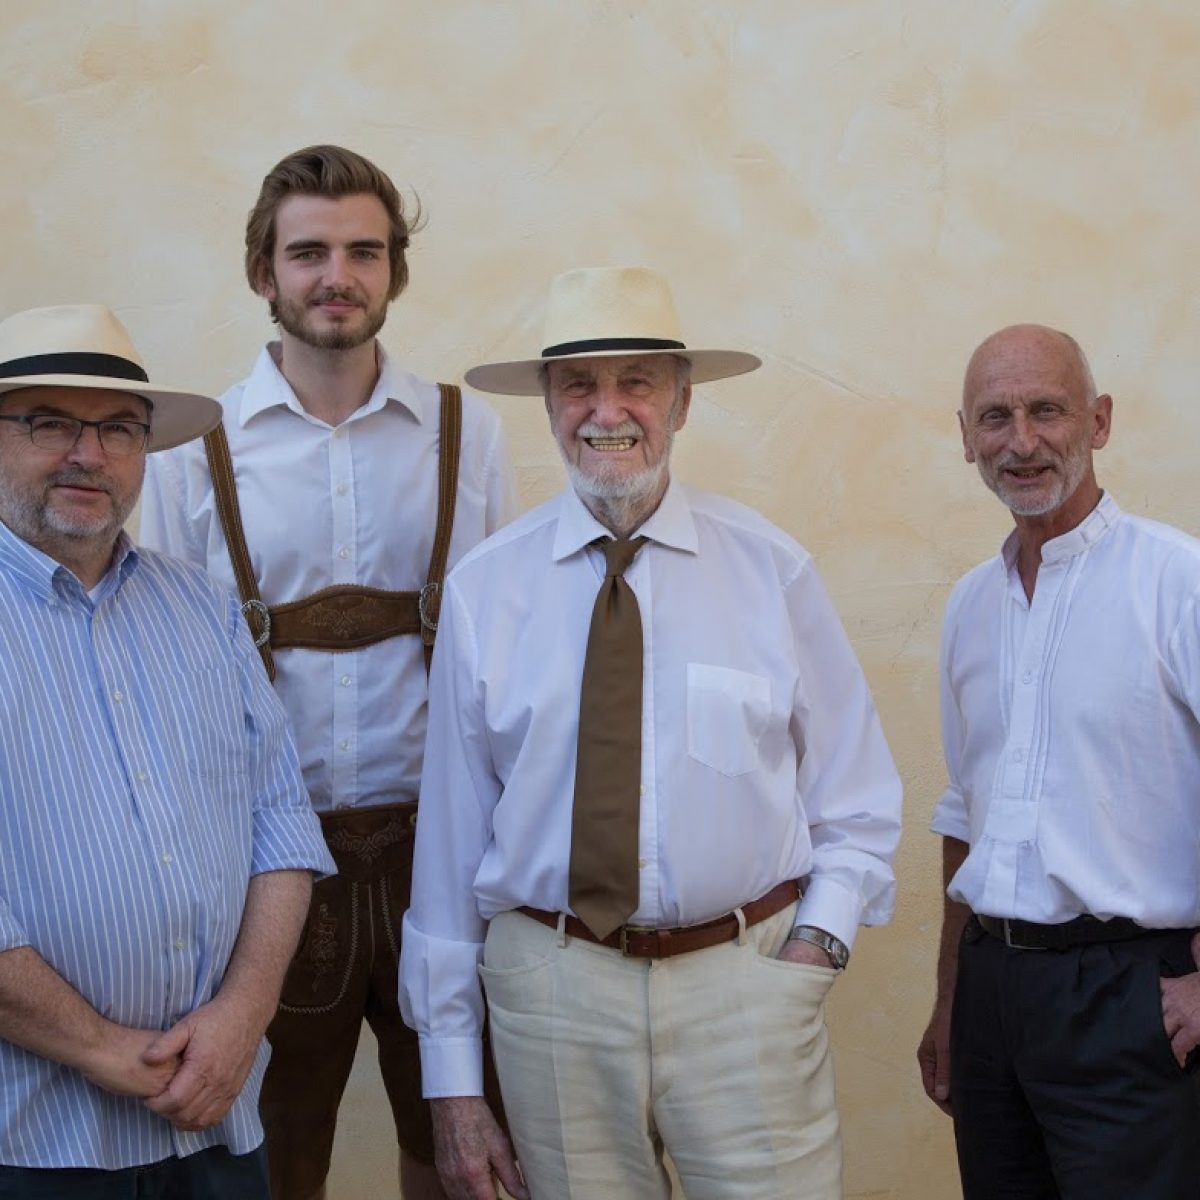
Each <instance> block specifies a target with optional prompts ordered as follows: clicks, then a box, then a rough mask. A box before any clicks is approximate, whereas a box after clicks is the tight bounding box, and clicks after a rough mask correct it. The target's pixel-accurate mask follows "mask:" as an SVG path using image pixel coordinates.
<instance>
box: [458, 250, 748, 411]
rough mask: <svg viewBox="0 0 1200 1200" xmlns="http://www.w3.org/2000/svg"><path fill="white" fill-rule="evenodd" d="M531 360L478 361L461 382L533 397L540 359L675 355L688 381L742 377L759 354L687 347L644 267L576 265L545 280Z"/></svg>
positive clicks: (661, 285) (667, 299)
mask: <svg viewBox="0 0 1200 1200" xmlns="http://www.w3.org/2000/svg"><path fill="white" fill-rule="evenodd" d="M542 345H543V346H544V347H545V348H544V349H543V350H542V353H541V355H540V356H539V357H537V358H526V359H522V360H521V361H520V362H499V363H484V364H483V365H482V366H478V367H472V368H471V369H470V370H469V371H468V372H467V374H466V380H467V383H469V384H470V385H471V387H475V388H479V390H480V391H483V392H499V393H501V394H502V395H505V396H540V395H541V394H542V382H541V378H540V371H541V368H542V365H543V364H544V363H552V362H564V361H570V360H571V359H573V358H613V357H616V356H617V355H621V354H674V355H676V356H678V357H679V358H686V359H687V360H688V361H689V362H690V363H691V364H692V382H693V383H710V382H712V380H714V379H727V378H729V376H731V375H744V374H745V373H746V372H747V371H754V370H756V369H757V368H758V367H761V366H762V360H761V359H759V358H757V357H755V356H754V355H753V354H746V353H743V352H742V351H741V350H693V349H691V348H689V347H688V346H687V345H686V344H685V343H684V341H683V339H682V338H681V337H680V335H679V319H678V317H676V315H675V304H674V302H673V301H672V300H671V289H670V287H669V286H668V284H667V281H666V280H665V279H664V278H663V277H662V276H661V275H659V274H658V272H657V271H651V270H649V269H648V268H646V267H582V268H580V269H579V270H575V271H567V272H566V273H565V274H563V275H559V276H558V278H557V279H555V280H554V282H553V283H552V284H551V285H550V298H549V300H548V301H547V304H546V319H545V325H544V326H543V335H542Z"/></svg>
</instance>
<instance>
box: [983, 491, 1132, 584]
mask: <svg viewBox="0 0 1200 1200" xmlns="http://www.w3.org/2000/svg"><path fill="white" fill-rule="evenodd" d="M1120 518H1121V509H1120V506H1119V505H1118V504H1117V502H1116V501H1115V500H1114V499H1113V498H1112V497H1111V496H1110V495H1109V494H1108V492H1105V493H1104V494H1103V495H1102V496H1101V497H1100V503H1099V504H1097V505H1096V507H1095V508H1093V509H1092V511H1091V512H1090V513H1088V515H1087V516H1086V517H1084V518H1083V520H1082V521H1080V522H1079V524H1078V525H1076V526H1075V528H1074V529H1068V530H1067V532H1066V533H1060V534H1059V535H1058V537H1056V538H1051V539H1050V540H1049V541H1048V542H1046V543H1045V544H1044V545H1043V546H1042V562H1043V563H1055V562H1064V561H1066V559H1068V558H1074V557H1075V555H1077V554H1082V553H1083V552H1084V551H1085V550H1090V549H1091V547H1092V546H1094V545H1095V544H1096V543H1097V542H1098V541H1099V540H1100V539H1101V538H1102V537H1103V536H1104V535H1105V534H1106V533H1107V532H1108V531H1109V530H1110V529H1111V528H1112V527H1113V526H1114V525H1115V524H1116V523H1117V521H1118V520H1120ZM1018 548H1019V543H1018V541H1017V531H1016V530H1015V529H1014V530H1013V531H1012V533H1010V534H1009V535H1008V537H1007V538H1005V539H1004V545H1003V547H1002V548H1001V551H1000V555H1001V558H1002V559H1003V560H1004V566H1005V568H1006V569H1008V570H1011V569H1012V566H1013V564H1014V563H1015V562H1016V561H1017V550H1018Z"/></svg>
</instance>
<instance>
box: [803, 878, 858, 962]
mask: <svg viewBox="0 0 1200 1200" xmlns="http://www.w3.org/2000/svg"><path fill="white" fill-rule="evenodd" d="M861 915H862V901H861V900H860V899H859V898H858V897H857V896H856V895H854V894H853V893H851V892H848V891H846V889H845V888H844V887H842V885H841V884H840V883H837V882H835V881H834V880H832V879H828V878H825V877H821V876H818V877H817V878H815V879H810V880H809V882H808V886H807V888H806V889H805V892H804V896H803V898H802V899H801V900H800V905H799V907H798V908H797V909H796V921H795V924H797V925H815V926H816V927H817V928H818V929H823V930H825V932H826V933H832V934H833V936H834V937H835V938H837V939H838V940H839V941H841V942H845V943H846V949H847V950H852V949H853V948H854V939H855V937H856V936H857V935H858V923H859V918H860V917H861Z"/></svg>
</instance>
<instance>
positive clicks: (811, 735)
mask: <svg viewBox="0 0 1200 1200" xmlns="http://www.w3.org/2000/svg"><path fill="white" fill-rule="evenodd" d="M787 603H788V607H789V612H790V615H791V622H792V629H793V631H794V637H795V653H796V658H797V662H798V664H799V684H798V686H797V694H796V697H795V701H794V706H793V717H792V726H793V728H792V732H793V737H794V738H795V739H796V744H797V746H798V747H799V748H800V766H799V770H798V772H797V780H796V786H797V793H798V800H799V803H800V805H801V806H802V808H803V810H804V815H805V818H806V820H807V823H808V827H809V833H810V836H811V839H812V847H813V859H812V863H813V865H812V872H811V875H810V877H809V879H808V881H807V885H806V888H805V894H804V898H803V899H802V900H801V902H800V908H799V911H798V913H797V917H796V920H797V922H800V923H804V924H809V925H816V926H818V927H819V928H821V929H825V930H827V931H828V932H830V933H832V934H833V935H834V936H835V937H838V938H840V939H841V940H842V941H843V942H845V943H846V945H847V946H852V945H853V943H854V937H855V934H856V933H857V930H858V926H859V925H860V924H863V925H878V924H882V923H884V922H885V921H887V920H889V919H890V917H891V915H892V910H893V908H894V906H895V896H896V877H895V874H894V872H893V870H892V856H893V855H894V854H895V852H896V846H897V844H898V843H899V839H900V805H901V792H902V789H901V784H900V777H899V775H898V774H897V772H896V767H895V764H894V763H893V761H892V756H891V752H890V751H889V750H888V746H887V742H886V741H885V739H884V736H883V730H882V728H881V726H880V723H879V716H878V713H877V712H876V710H875V703H874V701H873V700H872V698H871V693H870V690H869V688H868V687H867V681H866V678H865V677H864V675H863V672H862V668H861V667H860V666H859V663H858V659H857V657H856V656H855V654H854V650H853V648H852V647H851V645H850V642H849V639H848V638H847V637H846V633H845V631H844V630H843V628H842V624H841V621H840V620H839V619H838V616H837V613H836V612H835V610H834V607H833V604H832V602H831V601H830V599H829V594H828V593H827V592H826V590H825V586H824V584H823V583H822V582H821V579H820V577H819V575H818V574H817V571H816V568H815V566H814V565H813V564H812V562H811V560H809V561H808V562H806V563H805V565H804V566H803V567H802V568H801V570H800V572H799V573H798V575H797V576H796V578H795V579H794V580H793V581H792V582H791V583H790V584H789V585H788V587H787Z"/></svg>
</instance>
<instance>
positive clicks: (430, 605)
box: [417, 583, 442, 633]
mask: <svg viewBox="0 0 1200 1200" xmlns="http://www.w3.org/2000/svg"><path fill="white" fill-rule="evenodd" d="M441 601H442V585H441V584H440V583H427V584H426V585H425V586H424V587H423V588H422V589H421V591H420V593H419V594H418V596H417V612H418V613H420V616H421V627H422V629H425V630H427V631H428V632H429V633H437V627H438V614H439V612H440V609H441ZM431 612H432V614H433V615H430V613H431Z"/></svg>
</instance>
